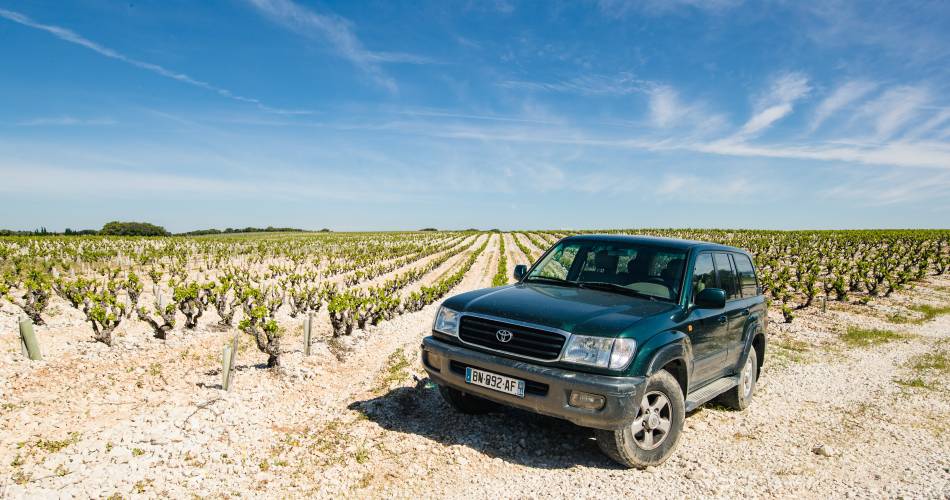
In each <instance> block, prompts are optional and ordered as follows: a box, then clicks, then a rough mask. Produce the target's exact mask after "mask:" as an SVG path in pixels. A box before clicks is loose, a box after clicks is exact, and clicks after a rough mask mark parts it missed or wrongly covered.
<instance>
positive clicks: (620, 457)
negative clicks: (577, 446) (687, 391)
mask: <svg viewBox="0 0 950 500" xmlns="http://www.w3.org/2000/svg"><path fill="white" fill-rule="evenodd" d="M685 416H686V406H685V403H684V401H683V391H682V389H681V388H680V385H679V383H678V382H677V381H676V379H675V378H674V377H673V375H671V374H670V373H669V372H668V371H666V370H660V371H658V372H656V373H654V374H653V376H651V377H650V378H649V380H648V381H647V386H646V391H645V392H644V396H643V399H642V400H641V401H640V407H639V409H638V410H637V415H636V417H635V419H634V421H633V422H631V423H630V424H628V425H626V426H625V427H623V428H622V429H618V430H613V431H605V430H597V431H596V435H597V444H598V446H600V449H601V451H603V452H604V454H605V455H607V456H608V457H610V458H611V459H613V460H614V461H615V462H618V463H620V464H622V465H625V466H627V467H636V468H638V469H644V468H646V467H650V466H656V465H660V464H662V463H663V462H665V461H666V459H667V458H669V456H670V455H671V454H672V453H673V450H674V449H675V448H676V444H677V443H678V442H679V438H680V433H681V432H682V430H683V419H684V418H685Z"/></svg>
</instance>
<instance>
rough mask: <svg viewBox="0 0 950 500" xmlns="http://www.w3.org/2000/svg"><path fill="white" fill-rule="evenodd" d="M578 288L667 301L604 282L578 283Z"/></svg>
mask: <svg viewBox="0 0 950 500" xmlns="http://www.w3.org/2000/svg"><path fill="white" fill-rule="evenodd" d="M577 286H579V287H581V288H590V289H593V290H603V291H605V292H617V293H622V294H624V295H633V296H635V297H641V298H644V299H647V300H652V301H657V300H667V299H664V298H662V297H657V296H656V295H650V294H648V293H643V292H641V291H639V290H634V289H632V288H627V287H625V286H623V285H618V284H616V283H605V282H602V281H582V282H580V283H578V284H577Z"/></svg>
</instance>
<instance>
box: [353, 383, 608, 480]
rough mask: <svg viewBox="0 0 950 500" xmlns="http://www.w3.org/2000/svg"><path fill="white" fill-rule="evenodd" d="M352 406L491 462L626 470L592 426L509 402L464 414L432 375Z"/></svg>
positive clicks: (379, 421) (392, 426) (392, 427)
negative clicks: (602, 446) (443, 393)
mask: <svg viewBox="0 0 950 500" xmlns="http://www.w3.org/2000/svg"><path fill="white" fill-rule="evenodd" d="M349 408H350V409H351V410H355V411H358V412H360V413H361V414H363V415H364V416H365V417H366V418H367V419H369V420H371V421H373V422H375V423H377V424H378V425H380V426H381V427H383V428H384V429H386V430H389V431H393V432H400V433H404V434H415V435H418V436H422V437H425V438H427V439H430V440H432V441H435V442H437V443H440V444H442V445H443V446H452V445H460V446H467V447H469V448H472V449H474V450H477V451H478V452H480V453H482V454H484V455H486V456H487V457H488V459H489V460H490V459H494V458H499V459H501V460H503V461H505V462H509V463H517V464H521V465H525V466H528V467H535V468H541V469H568V468H571V467H575V466H578V465H581V466H586V467H595V468H601V469H621V468H622V467H621V466H620V465H618V464H616V463H614V462H613V461H612V460H610V459H608V458H607V457H606V456H604V455H603V454H602V453H601V452H600V449H599V448H598V447H597V443H596V441H595V440H594V434H593V431H591V429H587V428H584V427H579V426H576V425H574V424H572V423H570V422H568V421H566V420H561V419H557V418H553V417H545V416H543V415H537V414H534V413H530V412H526V411H522V410H518V409H514V408H509V407H506V406H498V409H497V410H496V411H493V412H491V413H488V414H485V415H465V414H462V413H459V412H457V411H455V410H454V409H453V408H452V407H450V406H449V405H448V403H446V402H445V401H444V400H443V399H442V396H441V395H440V394H439V390H438V388H437V387H436V386H435V385H434V384H432V383H431V382H430V381H429V379H427V378H426V379H422V380H420V381H419V382H418V383H417V384H416V386H415V387H399V388H397V389H393V390H391V391H389V392H388V393H386V394H384V395H382V396H379V397H376V398H373V399H368V400H364V401H357V402H354V403H352V404H350V406H349Z"/></svg>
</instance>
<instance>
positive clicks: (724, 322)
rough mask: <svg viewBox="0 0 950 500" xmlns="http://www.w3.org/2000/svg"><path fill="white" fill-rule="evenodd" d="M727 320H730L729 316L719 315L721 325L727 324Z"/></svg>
mask: <svg viewBox="0 0 950 500" xmlns="http://www.w3.org/2000/svg"><path fill="white" fill-rule="evenodd" d="M727 321H729V318H727V317H726V316H725V315H722V316H719V324H720V325H725V324H726V322H727Z"/></svg>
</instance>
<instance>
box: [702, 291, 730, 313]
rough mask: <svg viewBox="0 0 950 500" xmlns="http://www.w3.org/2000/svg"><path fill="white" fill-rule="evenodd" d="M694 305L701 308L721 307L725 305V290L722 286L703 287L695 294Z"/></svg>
mask: <svg viewBox="0 0 950 500" xmlns="http://www.w3.org/2000/svg"><path fill="white" fill-rule="evenodd" d="M696 307H699V308H701V309H722V308H724V307H726V291H725V290H723V289H722V288H704V289H703V291H701V292H699V295H697V296H696Z"/></svg>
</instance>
